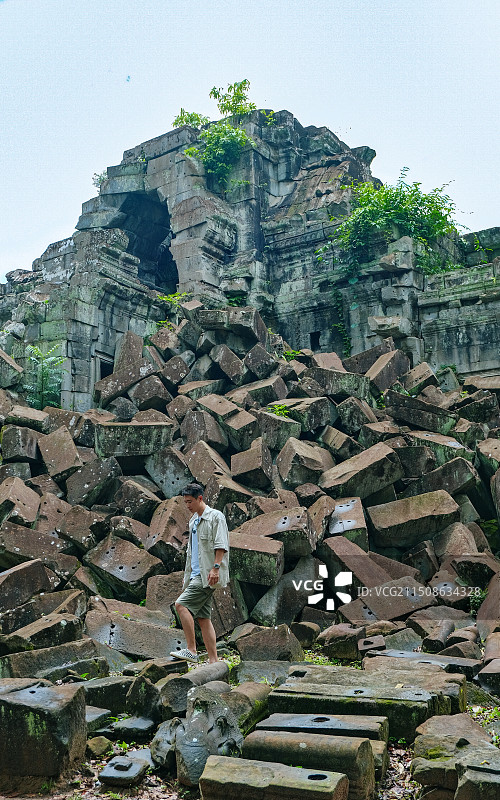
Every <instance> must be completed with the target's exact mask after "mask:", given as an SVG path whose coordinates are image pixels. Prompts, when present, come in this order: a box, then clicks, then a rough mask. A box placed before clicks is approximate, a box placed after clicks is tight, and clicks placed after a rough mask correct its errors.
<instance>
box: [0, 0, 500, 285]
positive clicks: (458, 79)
mask: <svg viewBox="0 0 500 800" xmlns="http://www.w3.org/2000/svg"><path fill="white" fill-rule="evenodd" d="M499 19H500V3H499V0H399V2H397V0H300V1H299V0H253V2H249V3H241V2H237V0H141V1H140V2H135V1H134V0H0V112H1V117H0V175H1V182H2V189H1V191H0V276H3V275H4V274H5V272H7V271H9V270H11V269H14V268H18V267H21V268H25V269H29V268H30V267H31V262H32V261H33V259H35V258H36V257H38V256H39V255H40V254H41V253H42V252H43V250H44V249H45V248H46V247H47V246H48V245H49V244H50V243H51V242H53V241H57V240H58V239H62V238H65V237H66V236H70V235H71V233H72V232H73V229H74V225H75V224H76V221H77V219H78V216H79V214H80V210H81V204H82V203H83V202H84V201H85V200H88V199H89V198H90V197H92V196H94V195H95V193H96V192H95V189H94V187H93V186H92V175H93V173H94V172H101V171H102V170H103V169H104V168H105V167H106V166H109V165H112V164H118V163H119V162H120V161H121V158H122V153H123V150H125V149H127V148H129V147H133V146H134V145H136V144H139V143H140V142H142V141H144V140H146V139H150V138H152V137H154V136H158V135H160V134H161V133H164V132H165V131H167V130H170V129H171V122H172V119H173V118H174V116H175V115H176V114H177V112H178V110H179V109H180V107H181V106H184V107H185V108H187V109H188V110H193V111H194V110H196V111H200V112H203V113H205V114H207V115H209V116H212V118H215V117H216V113H217V112H216V108H215V105H214V104H213V102H212V101H210V100H209V98H208V93H209V91H210V89H211V87H212V86H213V85H217V86H225V85H227V84H228V83H232V82H233V81H235V80H242V79H243V78H248V79H249V80H250V81H251V91H250V95H251V99H253V100H254V102H255V103H256V104H257V105H258V106H259V107H266V108H274V109H275V110H280V109H283V108H286V109H288V110H289V111H291V112H292V113H293V114H295V116H296V117H297V118H298V119H299V121H300V122H301V123H302V124H303V125H318V126H320V125H327V126H328V127H329V128H331V129H332V130H333V131H335V132H336V133H337V134H338V135H339V136H340V137H341V138H342V139H344V141H346V142H347V144H349V145H350V146H351V147H356V146H359V145H369V146H371V147H373V148H374V149H375V150H376V151H377V154H378V155H377V158H376V159H375V161H374V163H373V167H372V169H373V173H374V174H375V175H376V176H377V177H379V178H381V179H382V180H383V181H385V182H393V181H395V180H396V179H397V176H398V174H399V172H400V170H401V168H402V167H405V166H408V167H410V169H411V172H410V173H409V178H410V179H412V180H418V181H422V183H423V186H424V189H426V190H430V189H432V188H434V187H435V186H439V185H441V184H443V183H447V182H448V181H453V183H452V184H451V186H450V187H449V189H448V192H449V193H450V194H451V196H452V197H453V199H454V200H455V202H456V203H457V206H458V208H459V210H460V212H461V213H459V214H458V218H459V221H460V222H462V223H463V224H465V225H467V226H468V227H469V228H471V229H472V230H479V229H482V228H486V227H492V226H495V225H500V207H499V205H500V204H499V202H498V200H499V194H500V188H499V186H500V181H499V173H500V148H499V147H498V128H499V116H500V111H499V109H500V102H499V101H500V97H499V94H500V81H499V75H500V48H499V46H498V42H499ZM2 279H3V278H2Z"/></svg>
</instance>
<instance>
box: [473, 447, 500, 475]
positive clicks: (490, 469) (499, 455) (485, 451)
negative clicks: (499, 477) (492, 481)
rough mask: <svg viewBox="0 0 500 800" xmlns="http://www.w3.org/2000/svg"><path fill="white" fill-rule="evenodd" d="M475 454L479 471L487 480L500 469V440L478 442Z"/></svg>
mask: <svg viewBox="0 0 500 800" xmlns="http://www.w3.org/2000/svg"><path fill="white" fill-rule="evenodd" d="M476 452H477V456H478V459H479V463H480V465H481V469H482V470H483V472H484V474H485V475H486V477H487V478H488V479H489V478H491V477H492V476H493V475H494V474H495V472H497V470H498V469H499V468H500V440H499V439H485V440H484V442H478V444H477V447H476Z"/></svg>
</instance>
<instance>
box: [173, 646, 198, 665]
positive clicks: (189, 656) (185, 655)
mask: <svg viewBox="0 0 500 800" xmlns="http://www.w3.org/2000/svg"><path fill="white" fill-rule="evenodd" d="M170 655H171V656H173V657H174V658H179V659H181V660H182V661H191V662H192V663H193V664H199V661H200V659H199V658H198V656H197V655H196V653H192V652H191V650H188V649H187V647H186V648H184V650H176V651H174V650H172V652H171V653H170Z"/></svg>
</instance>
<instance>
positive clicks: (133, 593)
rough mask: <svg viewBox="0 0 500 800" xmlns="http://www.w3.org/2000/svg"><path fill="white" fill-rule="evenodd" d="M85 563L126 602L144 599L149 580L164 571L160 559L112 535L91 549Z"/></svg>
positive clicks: (85, 557)
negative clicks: (126, 600) (127, 600)
mask: <svg viewBox="0 0 500 800" xmlns="http://www.w3.org/2000/svg"><path fill="white" fill-rule="evenodd" d="M83 560H84V562H85V563H86V564H88V565H89V566H90V567H92V569H93V570H95V571H96V572H97V574H98V575H100V576H101V577H102V578H103V579H104V580H105V581H107V582H108V583H110V584H111V586H113V589H114V591H116V593H117V595H118V597H123V599H129V598H131V599H133V600H134V599H135V600H142V599H143V598H144V597H145V596H146V582H147V580H148V578H149V577H151V576H152V575H157V574H158V573H160V572H163V571H164V569H165V568H164V565H163V563H162V562H161V561H160V559H159V558H155V557H154V556H152V555H151V554H150V553H147V552H144V551H143V550H140V549H139V548H138V547H136V546H135V545H134V544H132V542H127V541H126V540H125V539H120V538H119V537H117V536H114V535H113V534H110V535H109V536H108V537H106V539H103V541H102V542H100V543H99V544H98V545H97V546H96V547H94V548H93V550H90V551H89V552H88V553H87V554H86V555H85V556H84V559H83Z"/></svg>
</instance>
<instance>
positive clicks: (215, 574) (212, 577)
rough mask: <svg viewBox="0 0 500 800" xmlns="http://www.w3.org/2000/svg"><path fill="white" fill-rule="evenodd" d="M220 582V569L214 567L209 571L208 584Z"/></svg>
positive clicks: (213, 584) (212, 584)
mask: <svg viewBox="0 0 500 800" xmlns="http://www.w3.org/2000/svg"><path fill="white" fill-rule="evenodd" d="M218 582H219V570H218V569H214V568H213V567H212V569H211V570H210V572H209V573H208V585H209V586H215V584H216V583H218Z"/></svg>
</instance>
